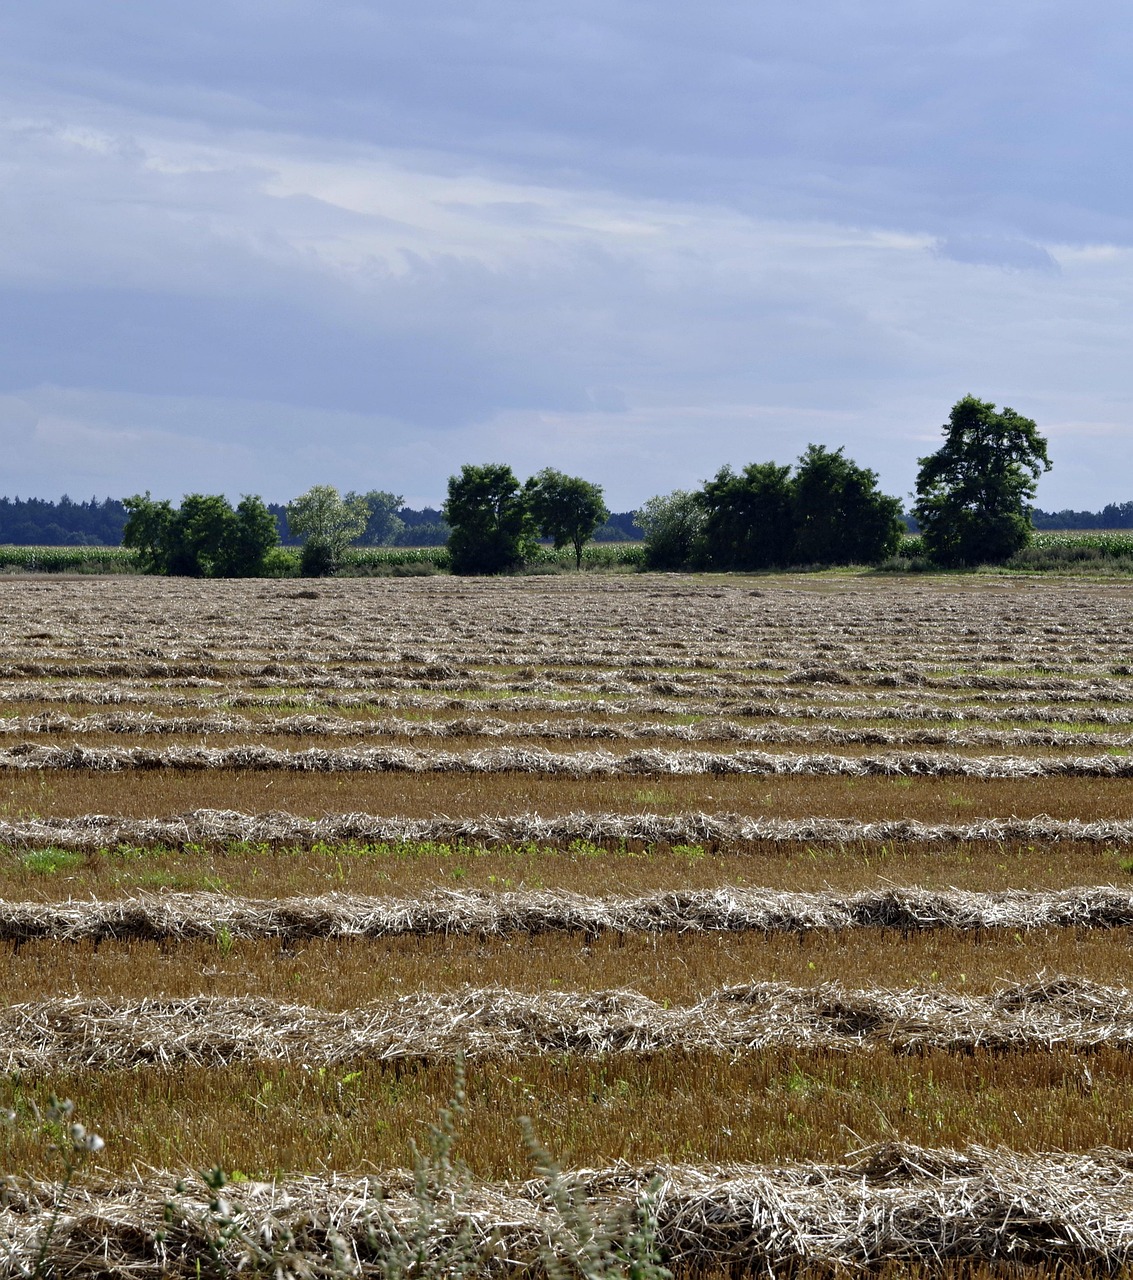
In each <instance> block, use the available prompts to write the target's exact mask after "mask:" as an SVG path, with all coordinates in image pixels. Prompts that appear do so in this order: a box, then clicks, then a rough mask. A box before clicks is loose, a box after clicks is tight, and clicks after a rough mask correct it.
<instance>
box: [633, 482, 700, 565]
mask: <svg viewBox="0 0 1133 1280" xmlns="http://www.w3.org/2000/svg"><path fill="white" fill-rule="evenodd" d="M635 519H636V520H637V523H638V524H639V525H640V526H641V528H642V529H644V530H645V563H646V564H647V565H648V567H649V568H650V569H685V568H688V567H689V566H690V565H691V564H693V563H696V562H699V560H700V559H701V558H702V557H703V554H704V525H705V517H704V507H703V505H702V504H701V501H700V494H698V493H693V492H692V491H691V490H688V489H674V490H673V492H672V493H666V494H659V495H658V496H657V497H655V498H650V499H649V501H648V502H647V503H646V504H645V505H644V506H643V507H642V508H641V509H640V511H638V512H637V514H636V516H635Z"/></svg>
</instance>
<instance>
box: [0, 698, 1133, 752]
mask: <svg viewBox="0 0 1133 1280" xmlns="http://www.w3.org/2000/svg"><path fill="white" fill-rule="evenodd" d="M815 710H816V708H814V707H806V708H800V707H797V706H796V707H789V708H783V709H781V710H779V709H775V708H767V714H768V715H769V716H772V717H773V716H776V715H779V714H782V715H785V716H792V717H794V716H799V715H806V714H807V713H813V712H814V711H815ZM817 710H821V711H823V712H824V713H828V714H829V715H830V717H831V718H845V712H846V711H847V710H848V709H847V708H837V707H829V708H819V709H817ZM855 710H857V711H858V716H857V717H856V718H861V719H864V718H866V717H867V716H868V717H869V718H877V719H879V720H880V719H894V720H898V721H899V720H900V719H901V718H902V717H901V716H900V715H898V714H897V712H898V711H899V710H900V709H899V708H889V707H879V708H876V709H873V710H872V715H871V714H870V710H871V709H868V708H858V709H855ZM907 710H908V711H917V710H919V711H922V712H925V713H926V714H924V715H921V716H918V717H916V718H918V719H931V718H934V717H936V716H942V717H947V718H948V719H954V718H955V712H954V711H953V710H952V709H946V708H938V707H933V708H926V707H921V708H908V709H907ZM979 711H980V709H978V708H969V709H968V711H967V715H966V718H968V719H971V720H981V719H984V718H992V717H989V716H985V715H981V714H978V712H979ZM929 712H931V714H928V713H929ZM1001 714H1002V713H999V712H996V713H993V716H994V717H997V718H998V717H1000V716H1001ZM1111 714H1112V713H1111ZM904 718H909V719H911V718H914V717H913V716H911V715H909V716H906V717H904ZM1002 718H1008V717H1002ZM1011 718H1013V719H1020V718H1023V719H1028V720H1041V716H1035V715H1033V714H1030V713H1024V714H1023V716H1022V717H1020V716H1018V715H1016V716H1014V717H1011ZM1052 718H1053V719H1055V720H1064V719H1068V718H1069V719H1073V717H1068V713H1067V712H1066V711H1065V709H1063V710H1062V711H1061V712H1059V713H1057V714H1053V715H1052ZM1086 718H1087V717H1086V716H1085V715H1084V716H1083V719H1084V720H1085V719H1086ZM1113 723H1119V724H1126V723H1128V717H1127V716H1126V717H1125V718H1123V719H1120V720H1114V721H1113ZM35 734H37V735H43V736H47V735H52V736H55V735H62V734H66V735H68V736H87V735H90V736H94V735H105V736H110V735H113V736H117V737H123V738H162V737H171V736H174V735H178V736H186V737H188V736H195V737H199V736H206V735H207V736H210V737H218V736H219V737H246V738H249V739H259V738H265V737H268V738H271V737H298V738H332V739H333V738H364V739H365V738H426V739H442V740H443V739H447V738H513V739H536V740H540V741H568V742H571V741H594V740H598V739H604V740H608V741H614V742H639V741H643V740H649V741H663V742H724V741H727V742H737V743H745V742H746V743H767V744H773V743H781V744H784V745H787V744H791V745H799V746H805V745H810V744H814V743H826V744H829V745H843V746H939V747H1064V748H1067V747H1109V748H1125V747H1131V746H1133V734H1131V733H1128V732H1125V733H1102V732H1098V731H1096V730H1092V731H1079V730H1072V729H1061V728H1030V729H1023V728H1014V729H987V728H981V727H979V726H978V725H966V726H965V727H964V728H960V729H957V728H923V727H909V728H904V729H902V728H897V729H887V728H880V727H877V726H872V727H865V728H843V727H841V726H838V725H834V724H782V723H777V722H774V721H773V720H772V722H769V723H763V724H757V725H752V724H745V723H741V722H739V721H737V720H730V719H727V718H713V719H705V720H700V721H698V722H697V723H695V724H674V723H672V722H670V721H663V720H652V721H649V720H646V721H641V720H637V721H634V720H594V719H584V718H582V717H574V718H567V719H564V718H558V719H553V720H503V719H500V718H498V717H491V716H458V717H454V718H448V719H443V718H437V719H429V720H408V719H405V718H404V717H397V716H389V717H385V718H382V719H351V718H349V717H346V716H330V715H325V714H323V715H286V716H265V717H263V718H262V719H250V718H248V717H246V716H237V715H231V714H220V715H218V714H211V715H199V716H158V715H155V714H153V713H152V712H119V713H117V714H113V715H106V714H97V713H96V714H92V715H85V716H73V715H66V714H62V713H58V712H44V713H41V714H39V715H30V716H8V717H0V735H3V736H6V737H18V736H21V735H35Z"/></svg>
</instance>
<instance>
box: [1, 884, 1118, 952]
mask: <svg viewBox="0 0 1133 1280" xmlns="http://www.w3.org/2000/svg"><path fill="white" fill-rule="evenodd" d="M1130 927H1133V892H1131V891H1129V890H1125V889H1118V888H1116V887H1114V886H1107V885H1097V886H1085V887H1081V888H1074V889H1007V890H1002V891H998V892H975V891H970V890H963V889H942V890H937V889H924V888H916V887H909V888H904V887H900V886H893V887H887V888H883V889H866V890H862V891H860V892H858V893H852V894H842V893H837V892H835V891H834V890H824V891H818V892H793V891H789V890H780V889H760V888H749V887H747V886H743V887H737V886H725V887H722V888H718V889H704V890H701V889H677V890H668V891H665V892H660V893H651V894H643V895H639V896H636V897H588V896H585V895H583V894H578V893H570V892H568V891H565V890H560V889H541V890H519V891H508V892H498V893H486V892H481V891H477V890H446V891H434V892H432V893H428V894H425V895H422V896H419V897H413V898H396V897H367V896H360V895H349V894H341V893H334V894H324V895H321V896H314V897H292V898H239V897H230V896H228V895H226V894H214V893H162V894H143V895H139V896H136V897H129V898H120V899H116V900H115V899H112V900H105V901H98V900H86V901H84V900H70V901H66V902H5V901H3V900H0V941H5V942H14V943H23V942H30V941H33V940H37V939H51V940H54V941H58V942H81V941H94V942H103V941H111V940H116V941H120V942H129V941H137V940H147V941H159V942H163V943H173V942H180V941H188V940H191V939H198V938H203V939H208V940H215V939H218V938H222V937H223V938H227V939H237V938H242V939H263V938H279V939H287V940H298V939H305V938H389V937H396V936H404V935H417V936H427V935H438V934H439V935H450V934H462V935H472V936H474V937H481V938H487V937H500V936H506V935H513V934H528V935H532V934H540V933H548V932H573V933H581V934H584V935H586V936H588V937H596V936H598V935H599V934H602V933H606V932H610V933H619V934H626V933H633V932H640V933H701V932H706V931H721V932H732V933H741V932H757V933H764V934H768V933H779V932H791V933H813V932H837V931H843V930H848V929H862V928H868V929H890V930H901V931H902V932H904V933H912V932H919V931H924V930H931V929H951V930H961V931H968V932H971V931H982V930H992V929H1004V930H1010V931H1012V932H1019V931H1021V930H1033V929H1050V928H1073V929H1077V930H1082V929H1115V928H1130Z"/></svg>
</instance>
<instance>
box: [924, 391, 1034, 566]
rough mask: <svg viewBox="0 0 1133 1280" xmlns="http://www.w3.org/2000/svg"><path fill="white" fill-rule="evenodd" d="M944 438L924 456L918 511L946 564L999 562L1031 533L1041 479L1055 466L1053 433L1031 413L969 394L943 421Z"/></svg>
mask: <svg viewBox="0 0 1133 1280" xmlns="http://www.w3.org/2000/svg"><path fill="white" fill-rule="evenodd" d="M942 430H943V431H944V444H943V445H942V446H941V448H939V449H938V450H937V451H936V452H935V453H932V454H929V456H928V457H927V458H921V459H920V460H919V461H920V470H919V471H918V473H917V500H916V502H915V503H914V504H913V515H914V516H915V517H916V520H917V523H918V524H919V525H920V527H921V529H922V531H923V536H924V543H925V550H926V551H927V552H928V554H929V556H930V557H931V558H932V559H933V560H935V561H936V562H937V563H938V564H942V565H951V566H955V565H962V564H998V563H1002V562H1003V561H1004V560H1008V559H1010V558H1011V556H1013V555H1014V554H1015V553H1016V552H1017V551H1021V550H1022V549H1023V548H1024V547H1025V546H1026V545H1027V543H1028V542H1029V541H1030V539H1031V532H1032V530H1031V517H1030V502H1031V499H1032V498H1033V497H1034V496H1035V481H1036V480H1037V479H1038V478H1039V476H1040V475H1041V474H1042V473H1043V472H1044V471H1049V470H1050V458H1049V457H1048V456H1047V446H1046V440H1045V439H1044V438H1043V437H1042V436H1041V435H1039V431H1038V428H1037V427H1036V426H1035V424H1034V422H1033V421H1032V420H1031V419H1030V418H1024V417H1023V416H1022V415H1021V414H1019V413H1016V412H1015V410H1014V409H1009V408H1006V407H1004V408H1003V409H1002V410H1000V411H999V412H998V413H997V412H996V408H995V405H994V404H991V403H990V402H988V401H986V400H977V399H976V398H975V396H965V397H964V398H963V399H962V400H957V401H956V403H955V404H954V405H953V406H952V412H951V414H950V415H949V419H948V423H947V425H946V426H945V427H943V428H942Z"/></svg>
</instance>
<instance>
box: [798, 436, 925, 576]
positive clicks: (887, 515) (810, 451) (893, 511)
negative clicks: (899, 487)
mask: <svg viewBox="0 0 1133 1280" xmlns="http://www.w3.org/2000/svg"><path fill="white" fill-rule="evenodd" d="M791 510H792V517H793V520H794V546H793V549H792V559H793V560H794V562H795V563H796V564H875V563H876V562H877V561H879V560H884V559H885V558H886V557H887V556H891V555H892V554H893V553H894V552H895V551H896V550H897V545H898V542H899V541H900V538H901V530H902V528H903V525H902V523H901V503H900V500H899V499H897V498H890V497H888V496H887V495H886V494H884V493H882V492H881V491H880V490H879V489H878V487H877V472H875V471H870V470H869V469H868V468H866V467H859V466H858V465H857V463H856V462H853V461H851V459H849V458H847V457H846V456H845V454H844V451H843V450H842V449H833V450H831V449H828V448H826V446H825V445H821V444H812V445H808V446H807V450H806V452H805V453H804V454H803V455H802V457H801V458H799V461H798V465H797V467H796V468H795V475H794V478H793V480H792V482H791Z"/></svg>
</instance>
